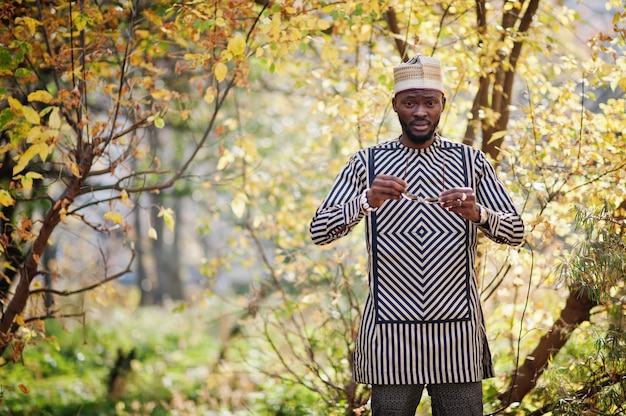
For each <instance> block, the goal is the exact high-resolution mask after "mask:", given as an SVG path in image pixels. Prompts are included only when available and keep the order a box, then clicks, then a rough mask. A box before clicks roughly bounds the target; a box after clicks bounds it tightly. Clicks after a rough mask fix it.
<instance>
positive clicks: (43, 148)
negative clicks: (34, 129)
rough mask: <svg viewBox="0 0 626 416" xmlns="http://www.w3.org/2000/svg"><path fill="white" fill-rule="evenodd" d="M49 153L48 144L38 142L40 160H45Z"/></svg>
mask: <svg viewBox="0 0 626 416" xmlns="http://www.w3.org/2000/svg"><path fill="white" fill-rule="evenodd" d="M49 154H50V146H48V145H47V144H45V143H39V157H40V158H41V160H42V161H44V162H45V161H46V159H47V158H48V155H49Z"/></svg>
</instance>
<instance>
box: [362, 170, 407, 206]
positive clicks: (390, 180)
mask: <svg viewBox="0 0 626 416" xmlns="http://www.w3.org/2000/svg"><path fill="white" fill-rule="evenodd" d="M406 188H407V183H406V182H405V181H403V180H402V179H400V178H398V177H397V176H391V175H378V176H377V177H376V178H374V181H373V182H372V185H371V187H370V190H369V192H368V193H367V202H368V204H370V206H371V207H374V208H378V207H379V206H381V205H382V204H383V202H385V200H387V199H395V200H397V199H400V198H401V197H402V193H404V192H406Z"/></svg>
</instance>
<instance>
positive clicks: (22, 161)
mask: <svg viewBox="0 0 626 416" xmlns="http://www.w3.org/2000/svg"><path fill="white" fill-rule="evenodd" d="M40 147H41V144H34V145H32V146H30V147H29V148H28V149H26V151H25V152H24V154H23V155H22V156H20V157H19V158H18V159H17V163H16V164H15V166H13V176H15V175H17V174H18V173H20V172H21V171H23V170H24V168H26V166H27V165H28V163H29V162H30V161H31V160H32V159H33V158H34V157H35V156H36V155H37V154H38V153H39V150H40Z"/></svg>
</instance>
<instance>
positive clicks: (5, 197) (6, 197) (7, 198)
mask: <svg viewBox="0 0 626 416" xmlns="http://www.w3.org/2000/svg"><path fill="white" fill-rule="evenodd" d="M14 204H15V200H13V198H12V197H11V195H10V194H9V193H8V192H7V191H5V190H4V189H0V205H2V206H3V207H10V206H12V205H14Z"/></svg>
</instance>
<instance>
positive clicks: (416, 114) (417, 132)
mask: <svg viewBox="0 0 626 416" xmlns="http://www.w3.org/2000/svg"><path fill="white" fill-rule="evenodd" d="M445 104H446V99H445V97H444V96H443V94H442V93H440V92H439V91H435V90H408V91H402V92H400V93H398V94H396V96H395V97H394V98H393V109H394V111H395V112H396V113H397V114H398V119H399V120H400V125H401V126H402V131H403V133H404V136H405V137H406V138H407V139H409V140H410V141H411V142H412V143H414V144H416V145H423V144H425V143H427V142H428V141H429V140H431V139H432V138H433V136H434V134H435V129H436V128H437V125H438V124H439V118H440V117H441V113H442V111H443V109H444V107H445Z"/></svg>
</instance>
